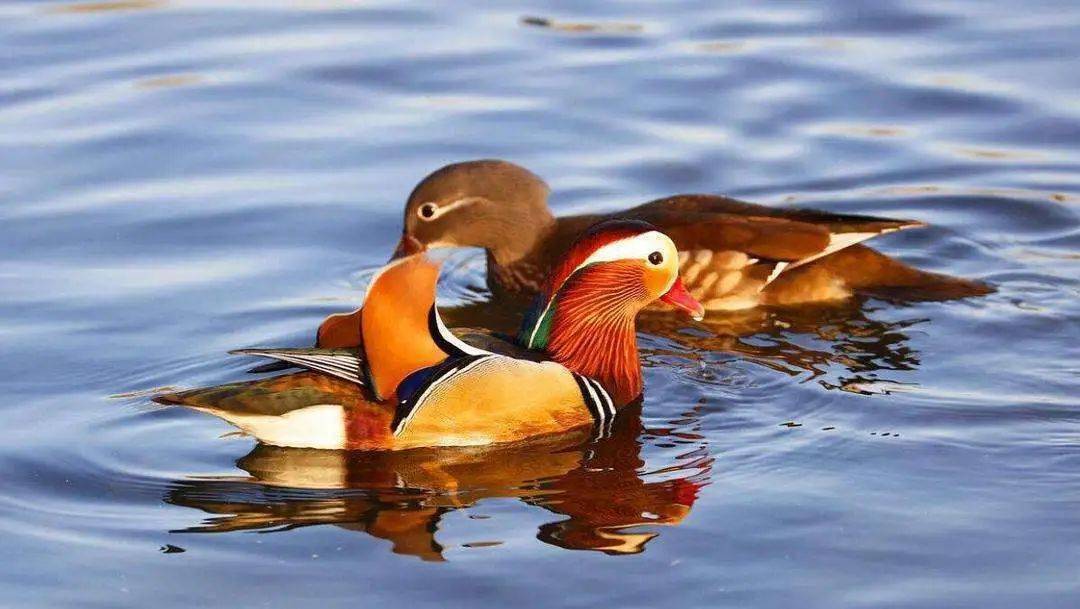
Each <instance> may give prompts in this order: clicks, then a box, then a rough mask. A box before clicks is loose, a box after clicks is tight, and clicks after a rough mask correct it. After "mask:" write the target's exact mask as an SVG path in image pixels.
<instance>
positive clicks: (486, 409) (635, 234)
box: [193, 221, 704, 449]
mask: <svg viewBox="0 0 1080 609" xmlns="http://www.w3.org/2000/svg"><path fill="white" fill-rule="evenodd" d="M437 278H438V267H437V266H436V265H435V264H433V263H432V262H430V261H429V260H428V259H426V258H425V257H424V255H423V254H418V255H413V256H408V257H405V258H402V259H400V260H397V261H395V262H392V263H391V264H389V265H388V266H387V267H386V268H384V269H383V270H382V271H381V272H380V273H379V274H378V275H376V277H375V278H374V279H373V280H372V282H371V285H370V286H369V288H368V293H367V296H366V297H365V301H364V306H363V309H362V311H363V313H362V314H361V315H359V325H360V332H361V334H362V336H363V337H364V340H363V346H362V347H361V348H359V349H337V350H328V349H270V350H244V351H241V353H247V354H252V355H261V356H267V357H272V358H275V359H279V360H282V361H286V362H289V363H291V364H295V365H299V366H302V367H305V368H308V369H310V370H314V371H316V372H320V373H322V374H325V375H329V376H332V377H337V378H339V379H344V380H347V381H350V382H353V383H356V384H358V385H365V390H366V391H367V392H368V393H369V394H370V395H368V396H365V399H364V400H362V401H361V402H359V403H356V404H353V405H352V406H351V407H349V408H345V407H343V406H341V405H339V404H333V405H331V404H325V405H317V406H308V407H304V408H300V409H294V408H290V407H289V404H290V403H291V402H288V401H267V402H266V403H260V404H259V405H258V406H257V408H256V407H252V405H251V404H250V403H243V404H240V403H231V402H226V403H223V404H220V405H215V406H205V407H199V406H193V407H195V408H197V409H200V410H204V411H206V412H209V413H211V414H214V415H216V416H218V417H220V418H222V419H225V420H226V421H229V422H230V423H232V424H234V425H236V426H237V427H239V428H240V429H242V430H243V431H245V432H247V433H249V434H251V435H253V436H255V437H256V438H258V439H259V440H261V441H262V442H264V443H267V444H273V445H277V446H294V447H309V448H330V449H340V448H347V449H406V448H416V447H423V446H467V445H483V444H491V443H501V442H512V441H518V440H522V439H525V438H528V437H532V436H538V435H543V434H550V433H556V432H562V431H565V430H569V429H573V428H577V427H582V426H587V425H593V426H594V427H595V429H596V430H597V433H599V434H600V435H603V434H604V433H606V432H607V431H609V430H610V428H611V425H612V423H613V421H614V417H615V414H616V412H617V411H618V410H619V409H620V408H622V407H623V406H625V405H627V404H629V403H631V402H633V401H635V400H636V399H637V398H638V397H639V396H640V395H641V392H642V388H643V387H642V386H643V383H642V373H641V363H640V361H639V359H638V351H637V344H636V337H635V330H634V320H635V317H636V316H637V314H638V312H639V311H641V309H643V308H644V307H645V306H647V305H648V304H650V303H652V302H653V301H655V300H662V301H664V302H666V303H668V304H670V305H672V306H675V307H677V308H680V309H683V310H685V311H687V312H689V313H691V314H693V315H694V316H695V317H697V318H699V319H700V317H701V316H702V315H704V309H703V308H702V306H701V305H700V304H699V303H698V302H697V301H696V300H694V299H693V297H691V296H690V294H689V293H688V292H687V291H686V288H685V287H684V286H683V284H682V282H681V281H680V280H679V262H678V250H677V249H676V247H675V244H674V243H673V242H672V241H671V239H670V238H668V237H667V236H666V235H664V234H663V233H661V232H659V231H657V230H656V229H655V228H654V227H652V226H650V225H648V224H646V223H644V222H639V221H608V222H604V223H601V224H599V225H597V226H595V227H593V228H592V229H590V230H588V231H586V232H585V233H584V234H583V235H582V236H581V237H580V238H579V239H578V241H577V242H576V243H574V244H573V245H572V246H571V247H570V248H569V250H568V252H567V253H566V255H565V256H564V257H563V258H562V260H561V261H559V262H558V263H557V264H556V265H554V267H553V269H552V273H551V275H550V276H549V277H548V279H547V281H546V282H545V283H544V286H543V288H542V291H541V295H540V297H539V298H538V299H537V301H536V305H535V307H534V309H533V311H532V312H531V313H530V314H529V315H528V316H527V321H526V323H525V325H524V326H523V328H522V331H521V338H520V344H517V345H515V344H512V343H510V342H503V341H499V340H497V339H494V338H491V337H489V340H488V345H489V346H490V350H488V349H481V348H478V347H476V346H473V345H469V344H466V343H465V342H462V341H461V340H459V339H458V338H457V337H455V336H454V335H453V334H451V333H450V332H449V331H448V330H447V329H446V327H445V325H443V322H442V320H441V319H440V318H439V313H438V310H437V308H436V307H435V284H436V280H437ZM230 404H231V405H230Z"/></svg>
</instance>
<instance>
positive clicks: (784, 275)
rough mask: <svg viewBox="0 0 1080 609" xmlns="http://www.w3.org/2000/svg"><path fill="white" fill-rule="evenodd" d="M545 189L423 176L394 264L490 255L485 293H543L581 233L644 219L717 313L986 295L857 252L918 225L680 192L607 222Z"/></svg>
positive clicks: (472, 165)
mask: <svg viewBox="0 0 1080 609" xmlns="http://www.w3.org/2000/svg"><path fill="white" fill-rule="evenodd" d="M548 193H549V189H548V186H547V184H545V183H544V181H543V180H542V179H540V178H539V177H537V176H536V175H535V174H533V173H532V172H530V171H529V170H527V169H525V168H523V167H520V166H518V165H515V164H513V163H509V162H507V161H501V160H478V161H468V162H463V163H455V164H452V165H447V166H446V167H443V168H441V169H438V170H437V171H435V172H433V173H431V174H430V175H428V176H427V177H426V178H424V179H423V180H422V181H421V182H420V183H419V184H418V185H417V186H416V188H415V189H413V191H412V193H411V194H410V195H409V198H408V201H407V202H406V204H405V221H404V232H403V234H402V237H401V241H400V243H399V244H398V247H397V255H401V254H407V253H412V252H416V251H419V250H423V249H427V248H437V247H452V246H457V247H479V248H483V249H484V250H486V252H487V283H488V287H489V288H490V290H491V291H492V293H494V294H497V295H502V294H521V293H524V294H532V293H535V292H537V291H539V290H540V289H541V288H542V287H543V284H544V279H545V278H546V277H547V276H548V274H549V273H550V271H551V269H552V268H553V267H554V266H555V265H556V264H558V260H559V255H560V253H561V252H563V251H565V249H566V246H567V244H568V243H570V242H571V241H573V239H574V238H575V236H576V235H577V234H579V233H580V232H581V231H582V230H584V229H585V228H587V227H588V226H591V225H593V224H595V223H597V222H599V221H602V220H604V219H607V218H612V217H619V218H627V219H637V220H642V221H646V222H649V223H650V224H652V225H654V226H656V227H657V228H658V230H660V231H662V232H663V233H664V234H666V235H668V236H669V237H671V239H672V240H673V241H674V242H675V245H676V246H677V248H678V250H679V264H680V270H681V274H682V277H683V281H684V282H685V283H686V287H687V288H688V289H689V291H690V293H691V294H692V295H693V296H694V297H695V298H697V299H698V300H700V301H701V302H702V303H703V304H704V305H705V308H706V309H708V310H710V311H713V310H716V311H722V310H738V309H748V308H753V307H756V306H759V305H780V306H784V305H797V304H800V303H809V302H820V301H829V300H838V299H843V298H847V297H850V296H852V295H853V294H856V293H864V294H869V295H877V296H885V297H888V298H893V299H900V300H919V299H950V298H961V297H966V296H975V295H982V294H986V293H988V292H990V291H992V290H991V288H990V287H989V286H987V285H986V284H983V283H979V282H976V281H970V280H966V279H961V278H956V277H949V276H947V275H942V274H939V273H929V272H926V271H921V270H918V269H915V268H912V267H910V266H908V265H906V264H903V263H902V262H899V261H897V260H894V259H892V258H890V257H888V256H886V255H884V254H881V253H879V252H877V251H875V250H872V249H870V248H868V247H866V246H863V245H860V243H861V242H862V241H865V240H867V239H870V238H872V237H876V236H878V235H881V234H885V233H890V232H894V231H899V230H904V229H909V228H917V227H921V226H925V225H924V224H923V223H922V222H918V221H914V220H898V219H892V218H878V217H872V216H861V215H849V214H836V213H830V212H824V211H816V210H812V209H792V208H786V209H777V208H772V207H766V206H763V205H756V204H753V203H746V202H743V201H738V200H735V199H731V198H728V197H724V196H719V195H707V194H682V195H675V196H671V197H666V198H663V199H658V200H655V201H651V202H649V203H645V204H643V205H640V206H638V207H634V208H632V209H629V210H625V211H621V212H616V213H612V214H587V215H577V216H561V217H555V216H553V215H552V213H551V211H550V210H549V208H548V204H547V198H548Z"/></svg>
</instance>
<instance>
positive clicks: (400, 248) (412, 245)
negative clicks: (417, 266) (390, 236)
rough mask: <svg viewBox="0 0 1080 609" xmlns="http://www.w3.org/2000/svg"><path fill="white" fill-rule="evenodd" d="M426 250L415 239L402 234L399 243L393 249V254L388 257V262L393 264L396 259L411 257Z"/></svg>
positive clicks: (407, 234)
mask: <svg viewBox="0 0 1080 609" xmlns="http://www.w3.org/2000/svg"><path fill="white" fill-rule="evenodd" d="M426 249H427V248H426V247H424V244H423V243H420V241H419V240H418V239H417V238H416V237H413V236H412V235H410V234H409V233H402V234H401V241H398V244H397V247H396V248H395V249H394V254H393V255H392V256H390V261H391V262H393V261H394V260H397V259H398V258H404V257H405V256H412V255H413V254H418V253H420V252H422V251H424V250H426Z"/></svg>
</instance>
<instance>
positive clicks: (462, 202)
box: [416, 197, 484, 222]
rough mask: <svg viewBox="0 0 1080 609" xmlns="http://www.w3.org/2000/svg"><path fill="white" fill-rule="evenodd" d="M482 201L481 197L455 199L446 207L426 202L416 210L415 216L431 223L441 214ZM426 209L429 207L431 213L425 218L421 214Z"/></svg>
mask: <svg viewBox="0 0 1080 609" xmlns="http://www.w3.org/2000/svg"><path fill="white" fill-rule="evenodd" d="M483 200H484V199H483V198H481V197H465V198H462V199H455V200H453V201H450V202H449V203H447V204H446V205H439V204H437V203H435V202H434V201H428V202H426V203H424V204H422V205H421V206H420V207H418V208H416V215H417V216H419V217H420V219H421V220H426V221H428V222H431V221H432V220H435V219H437V218H441V217H442V216H443V214H446V213H449V212H450V211H453V210H455V209H457V208H459V207H465V206H466V205H472V204H473V203H479V202H480V201H483ZM428 207H430V208H431V209H432V212H431V215H430V216H425V215H424V214H423V213H422V212H423V210H424V209H425V208H428Z"/></svg>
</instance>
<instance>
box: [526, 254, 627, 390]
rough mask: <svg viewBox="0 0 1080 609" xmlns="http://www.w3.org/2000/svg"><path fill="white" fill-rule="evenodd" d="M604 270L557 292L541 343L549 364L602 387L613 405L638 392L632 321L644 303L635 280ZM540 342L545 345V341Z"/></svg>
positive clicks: (543, 326) (586, 274) (593, 271)
mask: <svg viewBox="0 0 1080 609" xmlns="http://www.w3.org/2000/svg"><path fill="white" fill-rule="evenodd" d="M617 266H618V265H612V264H607V265H603V266H602V267H597V268H595V269H590V268H586V269H582V270H581V271H579V272H578V273H576V274H575V275H574V276H573V277H571V278H570V280H568V281H567V282H566V284H565V285H564V286H563V287H562V288H561V289H560V290H558V293H557V295H556V296H555V298H554V300H553V301H552V302H551V306H550V310H549V311H548V317H547V319H546V321H545V320H544V319H543V318H541V321H540V322H539V323H540V324H541V328H540V333H542V334H543V336H541V337H540V338H541V340H540V341H539V342H538V343H535V344H534V346H536V345H537V344H539V345H544V350H545V351H546V352H547V354H548V355H549V356H550V357H551V359H552V360H554V361H556V362H558V363H560V364H562V365H563V366H565V367H566V368H567V369H568V370H570V371H572V372H576V373H578V374H582V375H585V376H587V377H589V378H592V379H594V380H596V381H598V382H599V383H600V384H601V385H603V386H604V389H606V390H607V391H608V393H609V394H610V395H611V397H612V398H613V399H614V400H615V402H616V403H617V404H619V405H625V404H628V403H630V402H632V401H634V400H635V399H636V398H637V397H638V396H639V395H641V390H642V385H643V383H642V378H641V361H640V360H639V359H638V350H637V336H636V335H635V332H634V317H635V316H636V315H637V312H638V310H640V308H641V305H640V302H641V299H642V298H643V297H644V294H643V288H642V284H641V281H640V278H636V279H635V276H634V274H633V272H630V273H628V272H626V269H619V268H614V267H617ZM545 339H546V340H545Z"/></svg>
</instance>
